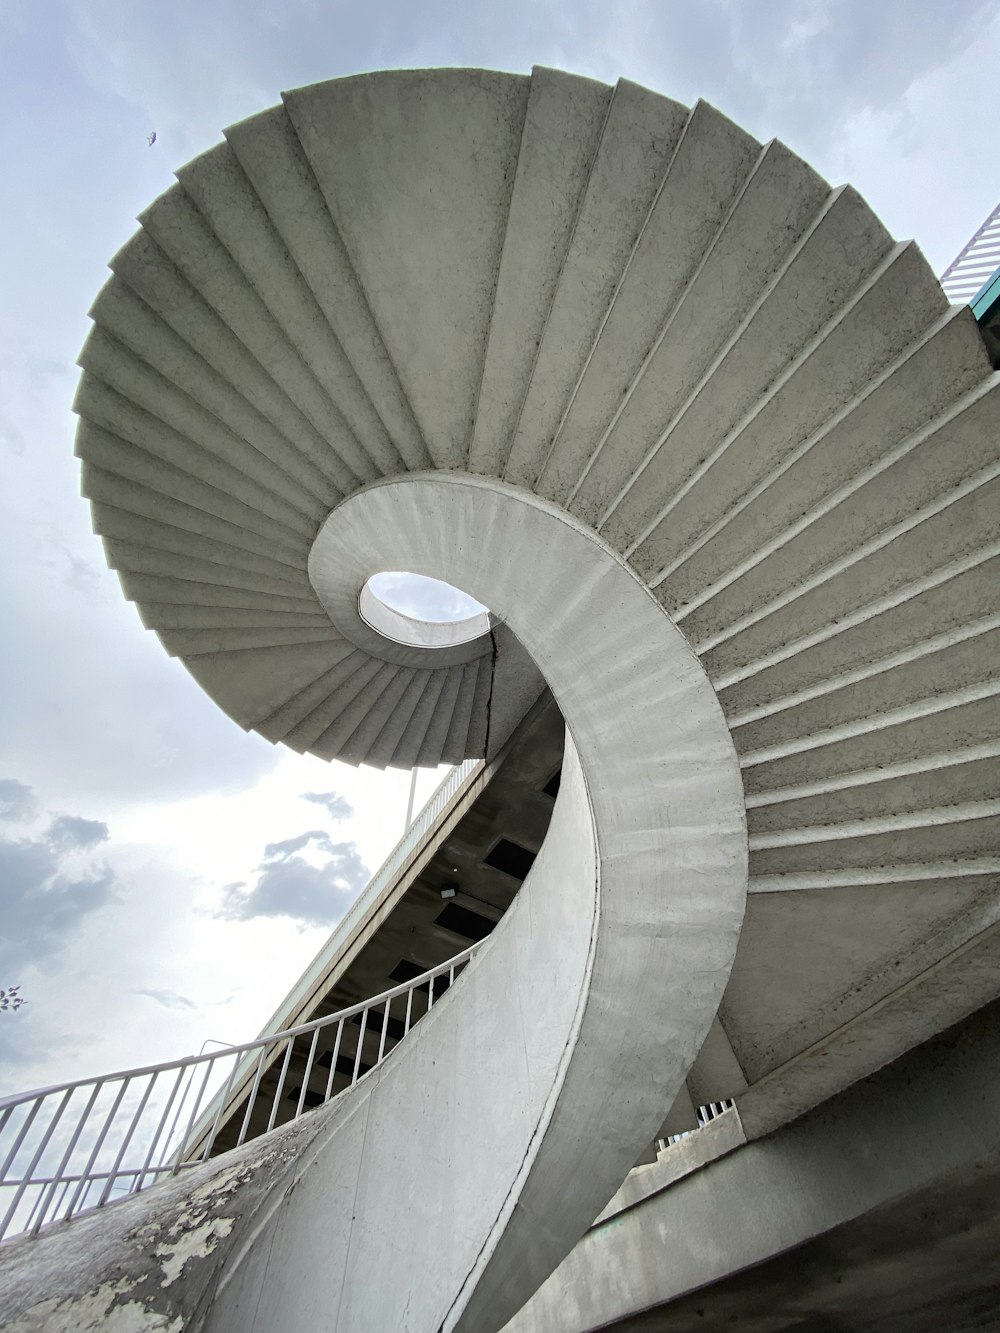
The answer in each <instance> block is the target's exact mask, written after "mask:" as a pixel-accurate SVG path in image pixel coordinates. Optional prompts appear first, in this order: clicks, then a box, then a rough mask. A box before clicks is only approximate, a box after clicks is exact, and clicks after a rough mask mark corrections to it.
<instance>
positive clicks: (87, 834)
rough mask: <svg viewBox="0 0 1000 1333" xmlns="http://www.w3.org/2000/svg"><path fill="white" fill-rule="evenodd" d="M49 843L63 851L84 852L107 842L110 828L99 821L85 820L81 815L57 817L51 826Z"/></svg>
mask: <svg viewBox="0 0 1000 1333" xmlns="http://www.w3.org/2000/svg"><path fill="white" fill-rule="evenodd" d="M47 837H48V841H49V843H50V844H51V845H52V846H53V847H58V848H59V849H60V850H61V851H83V850H85V849H86V848H89V847H96V846H97V844H98V843H99V842H107V839H108V826H107V824H104V823H102V822H101V821H100V820H99V819H83V818H81V817H80V815H57V816H56V818H55V819H53V821H52V823H51V824H50V825H49V831H48V835H47Z"/></svg>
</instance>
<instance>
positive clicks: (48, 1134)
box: [0, 1088, 73, 1237]
mask: <svg viewBox="0 0 1000 1333" xmlns="http://www.w3.org/2000/svg"><path fill="white" fill-rule="evenodd" d="M72 1096H73V1089H72V1088H67V1089H66V1091H65V1092H64V1093H63V1095H62V1099H61V1101H60V1102H59V1105H58V1106H57V1107H56V1110H55V1114H54V1115H53V1116H52V1119H51V1120H50V1121H49V1125H48V1128H47V1129H46V1131H45V1133H44V1134H43V1135H42V1137H41V1140H40V1142H39V1144H38V1147H37V1148H36V1149H35V1151H34V1154H33V1155H32V1158H31V1161H30V1162H29V1164H28V1169H27V1170H26V1171H25V1173H24V1175H23V1177H22V1178H21V1181H20V1184H19V1185H18V1186H17V1188H16V1189H15V1190H14V1199H13V1202H12V1203H11V1205H10V1207H9V1208H8V1209H7V1211H6V1213H4V1216H3V1221H2V1222H0V1237H2V1236H4V1235H6V1232H7V1228H8V1227H9V1226H10V1223H11V1220H12V1219H13V1217H14V1214H15V1212H16V1211H17V1209H18V1206H19V1205H20V1203H21V1199H22V1197H23V1195H24V1191H25V1190H26V1189H27V1188H28V1185H29V1184H30V1183H31V1176H32V1173H33V1172H34V1170H35V1168H36V1167H37V1166H38V1163H39V1161H40V1160H41V1157H42V1153H44V1151H45V1149H46V1148H47V1147H48V1146H49V1142H50V1140H51V1139H52V1135H53V1134H54V1133H55V1129H56V1125H58V1123H59V1121H60V1120H61V1118H62V1113H63V1111H65V1109H66V1107H67V1106H68V1105H69V1099H70V1098H71V1097H72ZM0 1179H2V1177H0Z"/></svg>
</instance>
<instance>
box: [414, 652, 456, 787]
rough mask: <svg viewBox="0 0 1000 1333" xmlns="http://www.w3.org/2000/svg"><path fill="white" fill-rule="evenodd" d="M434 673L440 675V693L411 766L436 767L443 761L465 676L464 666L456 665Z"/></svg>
mask: <svg viewBox="0 0 1000 1333" xmlns="http://www.w3.org/2000/svg"><path fill="white" fill-rule="evenodd" d="M434 674H435V675H436V676H440V677H441V694H440V696H439V698H438V700H437V703H436V704H435V705H434V711H433V712H432V714H431V717H430V721H429V722H428V725H427V731H426V734H425V735H424V738H423V740H422V741H421V742H420V748H419V750H418V751H417V753H416V755H415V757H414V759H413V763H412V765H411V767H413V768H437V767H438V765H439V764H442V763H444V762H445V760H444V747H445V743H446V742H447V740H448V733H449V731H450V729H451V721H452V718H453V717H454V714H455V708H456V707H457V704H458V696H459V691H460V690H461V688H462V681H463V680H464V678H465V668H464V667H456V668H454V669H453V670H450V671H437V672H435V673H434ZM428 693H429V692H428Z"/></svg>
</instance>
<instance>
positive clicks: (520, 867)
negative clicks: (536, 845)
mask: <svg viewBox="0 0 1000 1333" xmlns="http://www.w3.org/2000/svg"><path fill="white" fill-rule="evenodd" d="M537 855H538V853H537V852H529V851H528V849H527V847H522V846H521V844H520V843H517V842H511V840H510V838H501V839H500V841H499V842H498V843H497V844H496V846H495V847H493V848H491V849H490V851H489V852H487V854H486V855H485V856H484V857H483V864H484V865H487V866H492V867H493V869H494V870H502V871H503V873H504V874H505V875H510V877H511V878H512V879H525V878H526V877H527V874H528V871H529V870H530V869H531V867H532V865H533V864H534V861H535V857H536V856H537Z"/></svg>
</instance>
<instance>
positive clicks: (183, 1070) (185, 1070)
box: [156, 1061, 195, 1167]
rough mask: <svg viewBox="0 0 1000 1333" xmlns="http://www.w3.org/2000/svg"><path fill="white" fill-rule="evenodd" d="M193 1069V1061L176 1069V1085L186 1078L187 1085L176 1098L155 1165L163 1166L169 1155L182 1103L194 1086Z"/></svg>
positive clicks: (182, 1107) (180, 1084)
mask: <svg viewBox="0 0 1000 1333" xmlns="http://www.w3.org/2000/svg"><path fill="white" fill-rule="evenodd" d="M194 1070H195V1066H194V1063H193V1061H188V1062H187V1063H186V1064H184V1065H182V1066H180V1067H179V1069H178V1078H177V1087H178V1088H180V1087H181V1086H182V1085H183V1083H184V1080H185V1079H187V1087H186V1088H185V1089H184V1091H183V1092H182V1093H181V1095H180V1097H178V1099H177V1106H176V1109H175V1110H174V1118H173V1120H172V1121H171V1124H170V1129H169V1130H168V1131H167V1137H166V1138H165V1139H164V1140H163V1149H162V1151H161V1153H160V1156H159V1158H158V1159H157V1163H156V1165H157V1166H158V1167H160V1166H163V1164H164V1163H165V1162H166V1160H167V1158H168V1157H169V1156H170V1145H171V1144H172V1143H173V1141H174V1135H175V1134H176V1133H177V1125H178V1123H179V1121H180V1118H181V1115H182V1114H183V1111H184V1104H185V1102H186V1101H187V1099H188V1094H189V1093H190V1091H191V1089H192V1087H193V1086H194Z"/></svg>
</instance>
